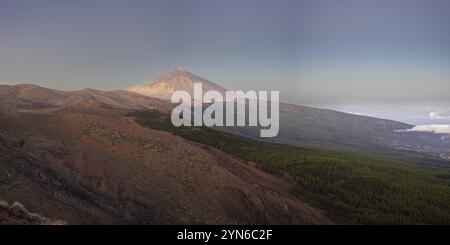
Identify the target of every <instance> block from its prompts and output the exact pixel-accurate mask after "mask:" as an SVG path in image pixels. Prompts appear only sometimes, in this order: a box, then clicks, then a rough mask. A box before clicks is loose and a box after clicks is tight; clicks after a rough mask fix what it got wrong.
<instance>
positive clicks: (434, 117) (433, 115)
mask: <svg viewBox="0 0 450 245" xmlns="http://www.w3.org/2000/svg"><path fill="white" fill-rule="evenodd" d="M428 118H429V119H430V120H450V116H441V115H439V114H437V113H436V112H430V114H428Z"/></svg>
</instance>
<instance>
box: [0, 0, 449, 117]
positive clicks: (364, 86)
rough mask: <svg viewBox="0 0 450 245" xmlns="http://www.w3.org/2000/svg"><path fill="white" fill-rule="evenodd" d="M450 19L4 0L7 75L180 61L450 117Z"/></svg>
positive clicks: (128, 0) (321, 95)
mask: <svg viewBox="0 0 450 245" xmlns="http://www.w3.org/2000/svg"><path fill="white" fill-rule="evenodd" d="M449 27H450V1H447V0H339V1H337V0H226V1H225V0H220V1H219V0H89V1H87V0H77V1H73V0H71V1H68V0H58V1H57V0H53V1H50V0H39V1H36V0H0V83H6V84H18V83H34V84H38V85H41V86H45V87H50V88H55V89H63V90H73V89H81V88H86V87H90V88H97V89H105V90H112V89H126V88H128V87H131V86H133V85H138V84H143V83H148V82H149V81H151V80H152V79H154V78H155V77H157V76H158V75H160V74H161V73H165V72H168V71H170V70H173V69H175V68H176V67H180V66H182V67H186V68H187V69H189V70H190V71H191V72H193V73H195V74H197V75H200V76H202V77H204V78H207V79H209V80H211V81H214V82H216V83H219V84H221V85H223V86H225V87H227V88H229V89H242V90H280V98H281V100H283V101H286V102H291V103H296V104H302V105H309V106H315V107H320V108H329V109H336V110H341V111H345V112H349V113H355V114H361V115H369V116H375V117H382V118H388V119H393V120H399V121H403V122H408V123H412V124H431V123H439V124H445V123H448V124H450V96H449V95H450V28H449ZM432 113H434V114H432ZM430 114H431V116H430ZM435 114H436V115H438V116H432V115H435Z"/></svg>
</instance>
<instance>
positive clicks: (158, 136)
mask: <svg viewBox="0 0 450 245" xmlns="http://www.w3.org/2000/svg"><path fill="white" fill-rule="evenodd" d="M130 112H131V111H130V110H128V109H123V108H113V107H111V106H108V105H105V104H103V103H101V102H91V103H88V104H85V105H83V106H73V107H66V108H61V109H57V110H53V111H51V112H48V111H45V112H43V111H41V110H37V111H26V112H23V111H22V112H19V111H11V110H10V109H8V110H3V111H1V112H0V117H1V118H2V120H1V122H0V124H1V125H0V128H1V132H0V163H1V164H0V176H1V177H0V182H1V183H2V184H1V185H0V198H1V199H3V200H5V201H7V202H9V203H12V202H20V203H22V204H23V205H24V206H25V207H27V209H28V210H30V212H33V213H38V214H40V215H42V216H44V217H48V218H49V219H51V220H62V221H64V222H66V223H68V224H100V223H104V224H119V223H124V224H142V223H145V224H269V223H270V224H328V223H330V221H329V219H328V218H326V217H325V216H324V215H323V213H322V212H321V211H320V210H318V209H316V208H313V207H311V206H310V205H308V204H306V203H305V202H304V201H302V200H301V199H299V198H298V197H296V196H294V195H292V194H291V191H292V190H293V188H294V186H295V183H294V182H292V181H290V180H288V179H284V178H281V177H277V176H275V175H271V174H269V173H266V172H263V171H261V170H259V169H257V168H256V167H253V166H252V165H248V164H247V163H246V162H244V161H242V160H239V159H235V158H233V157H231V156H230V155H229V154H226V153H224V152H222V151H219V150H215V149H212V148H208V147H204V146H202V145H200V144H196V143H193V142H191V141H188V140H186V139H183V138H181V137H179V136H175V135H172V134H171V133H168V132H161V131H157V130H154V129H149V128H144V127H142V126H140V125H138V124H136V123H135V122H134V119H133V118H132V117H129V116H127V115H128V114H129V113H130Z"/></svg>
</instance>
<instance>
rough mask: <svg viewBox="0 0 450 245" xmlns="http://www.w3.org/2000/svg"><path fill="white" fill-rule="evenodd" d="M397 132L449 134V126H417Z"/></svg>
mask: <svg viewBox="0 0 450 245" xmlns="http://www.w3.org/2000/svg"><path fill="white" fill-rule="evenodd" d="M397 132H428V133H435V134H450V125H444V124H433V125H419V126H415V127H413V128H411V129H405V130H397Z"/></svg>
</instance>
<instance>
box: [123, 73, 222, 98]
mask: <svg viewBox="0 0 450 245" xmlns="http://www.w3.org/2000/svg"><path fill="white" fill-rule="evenodd" d="M194 83H202V86H203V93H205V92H207V91H210V90H216V91H219V92H220V93H222V94H225V91H226V89H225V88H224V87H222V86H220V85H218V84H215V83H213V82H211V81H208V80H206V79H204V78H202V77H199V76H197V75H195V74H193V73H191V72H189V71H188V70H186V69H185V68H182V67H179V68H177V69H175V70H173V71H171V72H169V73H166V74H164V75H162V76H160V77H158V78H156V79H155V80H154V81H153V82H151V83H149V84H146V85H141V86H135V87H131V88H129V89H128V91H131V92H135V93H138V94H143V95H146V96H150V97H156V98H159V99H164V100H170V97H171V96H172V93H174V92H175V91H178V90H184V91H187V92H188V93H189V94H190V95H191V96H193V95H194Z"/></svg>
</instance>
